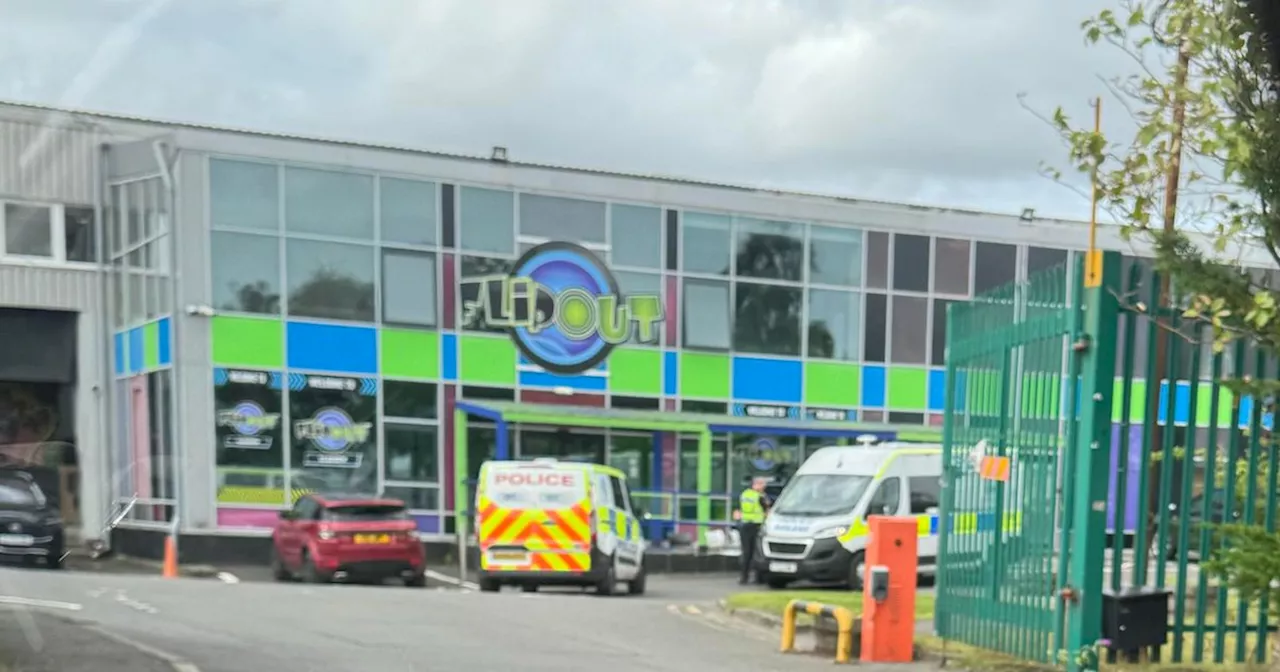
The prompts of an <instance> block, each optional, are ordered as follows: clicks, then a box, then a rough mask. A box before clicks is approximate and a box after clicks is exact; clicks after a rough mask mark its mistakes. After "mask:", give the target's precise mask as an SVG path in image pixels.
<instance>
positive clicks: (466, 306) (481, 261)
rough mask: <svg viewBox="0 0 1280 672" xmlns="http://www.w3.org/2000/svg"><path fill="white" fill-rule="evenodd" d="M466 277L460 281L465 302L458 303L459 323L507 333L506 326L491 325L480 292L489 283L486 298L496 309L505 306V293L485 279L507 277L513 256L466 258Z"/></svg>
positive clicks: (463, 260)
mask: <svg viewBox="0 0 1280 672" xmlns="http://www.w3.org/2000/svg"><path fill="white" fill-rule="evenodd" d="M461 266H462V273H461V277H462V280H461V281H460V282H459V283H458V285H459V292H460V294H461V297H462V301H460V302H459V303H458V323H459V324H461V325H462V328H463V329H465V330H467V331H489V332H494V333H503V332H505V331H506V327H495V326H491V325H490V324H489V323H488V322H487V321H486V320H485V311H484V310H483V304H484V302H482V301H481V300H480V291H481V289H483V288H485V287H486V286H487V287H488V288H489V290H490V291H489V295H488V296H487V297H486V300H487V301H488V302H489V305H490V306H492V310H494V311H495V314H496V310H497V308H498V307H500V306H501V305H502V292H501V291H500V290H501V288H500V287H499V286H498V285H497V284H489V285H486V284H485V283H484V282H482V281H481V280H482V279H484V278H487V277H490V276H496V275H501V276H506V275H508V274H510V273H511V269H512V267H513V262H512V261H511V260H510V259H495V258H493V257H463V258H462V264H461Z"/></svg>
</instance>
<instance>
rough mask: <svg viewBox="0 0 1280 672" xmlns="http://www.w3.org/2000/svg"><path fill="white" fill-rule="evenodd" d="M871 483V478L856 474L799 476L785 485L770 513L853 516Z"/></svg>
mask: <svg viewBox="0 0 1280 672" xmlns="http://www.w3.org/2000/svg"><path fill="white" fill-rule="evenodd" d="M870 483H871V477H870V476H859V475H855V474H801V475H799V476H795V477H793V478H792V479H791V482H790V483H788V484H787V488H786V489H785V490H783V491H782V496H781V497H779V498H778V501H777V502H776V503H775V504H774V505H773V510H774V511H776V512H777V513H782V514H786V515H788V516H815V517H816V516H838V515H842V514H852V513H853V509H854V507H856V506H858V502H859V501H860V500H861V499H862V495H863V493H865V492H866V491H867V486H868V485H869V484H870Z"/></svg>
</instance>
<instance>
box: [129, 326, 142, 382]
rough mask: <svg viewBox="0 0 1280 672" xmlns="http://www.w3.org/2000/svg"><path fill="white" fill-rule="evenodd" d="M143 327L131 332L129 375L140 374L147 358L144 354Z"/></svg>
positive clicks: (135, 328)
mask: <svg viewBox="0 0 1280 672" xmlns="http://www.w3.org/2000/svg"><path fill="white" fill-rule="evenodd" d="M143 351H144V346H143V338H142V327H134V328H132V329H130V330H129V373H140V372H141V371H142V365H143V362H144V360H145V359H146V356H145V355H144V354H143Z"/></svg>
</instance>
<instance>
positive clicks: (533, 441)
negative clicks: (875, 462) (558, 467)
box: [516, 429, 605, 464]
mask: <svg viewBox="0 0 1280 672" xmlns="http://www.w3.org/2000/svg"><path fill="white" fill-rule="evenodd" d="M519 444H520V445H519V449H518V452H517V453H516V454H517V455H518V456H520V457H521V458H526V459H529V458H535V457H554V458H556V459H557V460H564V461H566V462H590V463H593V464H604V460H605V455H604V453H605V440H604V432H600V431H595V432H592V431H575V430H565V429H521V430H520V442H519Z"/></svg>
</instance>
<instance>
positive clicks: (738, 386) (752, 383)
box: [732, 356, 804, 404]
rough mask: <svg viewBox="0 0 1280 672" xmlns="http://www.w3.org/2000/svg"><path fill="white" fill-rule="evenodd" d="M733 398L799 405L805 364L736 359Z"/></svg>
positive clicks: (745, 358) (757, 358)
mask: <svg viewBox="0 0 1280 672" xmlns="http://www.w3.org/2000/svg"><path fill="white" fill-rule="evenodd" d="M732 366H733V398H735V399H752V400H755V401H763V402H768V401H776V402H780V403H783V404H799V403H800V401H801V400H802V399H803V398H804V384H803V378H804V365H803V364H802V363H801V362H800V360H798V359H764V358H762V357H739V356H735V357H734V358H733V364H732Z"/></svg>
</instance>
